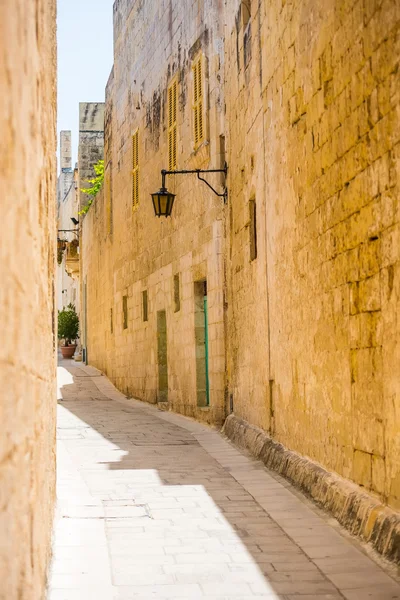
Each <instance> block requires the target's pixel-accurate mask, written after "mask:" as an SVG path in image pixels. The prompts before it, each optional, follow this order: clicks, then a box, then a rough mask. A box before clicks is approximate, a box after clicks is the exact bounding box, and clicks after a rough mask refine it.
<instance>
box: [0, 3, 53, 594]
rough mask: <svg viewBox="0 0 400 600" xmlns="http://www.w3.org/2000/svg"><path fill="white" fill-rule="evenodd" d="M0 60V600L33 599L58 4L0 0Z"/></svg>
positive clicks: (49, 353) (47, 381)
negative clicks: (0, 146) (0, 315)
mask: <svg viewBox="0 0 400 600" xmlns="http://www.w3.org/2000/svg"><path fill="white" fill-rule="evenodd" d="M0 56H1V58H0V88H1V94H0V132H1V139H2V145H3V150H2V160H1V169H0V197H1V207H2V234H1V235H2V241H1V244H0V281H1V285H0V306H1V311H2V319H1V321H2V344H1V349H0V388H1V396H0V423H1V436H0V540H1V543H0V598H1V599H2V600H3V599H4V600H5V599H7V600H17V599H18V600H22V599H24V600H38V599H40V598H43V597H44V594H45V592H44V590H45V582H46V570H47V565H48V559H49V553H50V538H51V525H52V516H53V502H54V494H55V474H54V469H55V445H54V442H55V404H56V400H55V398H56V390H55V353H54V348H55V308H54V298H55V290H54V283H53V277H54V271H55V251H54V249H55V237H56V233H55V230H56V221H55V209H56V199H55V189H56V180H55V169H56V165H55V151H56V134H55V117H56V114H55V110H56V109H55V93H56V92H55V85H56V83H55V82H56V72H55V60H56V58H55V2H54V1H52V0H38V1H37V2H32V1H31V0H15V1H14V2H1V3H0Z"/></svg>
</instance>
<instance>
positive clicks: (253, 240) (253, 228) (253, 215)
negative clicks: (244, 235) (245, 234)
mask: <svg viewBox="0 0 400 600" xmlns="http://www.w3.org/2000/svg"><path fill="white" fill-rule="evenodd" d="M249 213H250V214H249V216H250V260H251V261H252V260H255V259H256V258H257V207H256V201H255V200H250V202H249Z"/></svg>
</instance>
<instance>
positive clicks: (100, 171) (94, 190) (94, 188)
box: [79, 160, 104, 215]
mask: <svg viewBox="0 0 400 600" xmlns="http://www.w3.org/2000/svg"><path fill="white" fill-rule="evenodd" d="M93 169H94V172H95V174H96V177H93V179H86V181H87V183H90V184H91V187H88V188H81V192H83V193H84V194H87V195H88V196H90V198H89V200H88V203H87V204H86V205H85V206H84V207H83V208H82V210H81V211H79V215H86V213H87V212H88V210H89V208H90V207H91V206H92V204H93V200H94V199H95V197H96V196H97V194H98V193H99V191H100V190H101V188H102V187H103V183H104V160H99V161H98V162H97V163H95V164H94V165H93Z"/></svg>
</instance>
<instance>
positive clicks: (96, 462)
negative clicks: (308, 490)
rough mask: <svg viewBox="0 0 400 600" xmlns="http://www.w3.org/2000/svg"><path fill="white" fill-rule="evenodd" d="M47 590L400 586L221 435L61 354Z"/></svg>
mask: <svg viewBox="0 0 400 600" xmlns="http://www.w3.org/2000/svg"><path fill="white" fill-rule="evenodd" d="M59 378H60V380H59V393H58V396H59V398H60V402H59V408H58V410H59V419H58V505H57V518H56V523H55V532H54V559H53V564H52V568H51V573H50V577H49V591H48V599H49V600H89V599H90V600H91V599H92V598H93V599H96V600H133V599H137V598H142V599H146V600H147V599H150V598H157V599H160V600H162V599H165V600H166V599H174V598H185V599H189V600H190V599H191V598H193V599H195V598H208V599H210V600H213V599H214V600H225V599H230V598H232V599H235V600H238V599H240V600H247V599H250V598H265V599H267V600H268V599H269V600H278V599H279V600H339V599H341V600H343V599H347V600H364V599H370V600H397V599H398V600H400V585H399V583H398V579H397V575H398V573H397V572H396V571H395V570H393V569H389V566H388V565H385V564H384V563H383V562H382V561H380V563H379V564H378V563H377V562H375V560H374V557H371V556H369V555H368V554H367V553H366V548H365V547H363V546H361V545H360V544H359V543H358V542H357V541H355V540H353V539H352V538H350V536H349V535H348V534H346V533H344V531H343V530H342V529H341V528H340V527H339V526H338V525H337V523H336V522H335V521H334V520H333V519H329V518H328V517H327V516H326V515H324V513H322V511H320V510H319V509H317V508H316V507H315V506H314V505H313V504H311V503H310V502H309V501H307V500H306V499H305V498H304V497H303V496H302V495H301V494H300V493H299V492H298V491H297V490H295V489H294V488H292V487H291V486H290V484H289V483H288V482H287V481H285V480H284V479H283V478H282V477H279V476H278V475H276V474H274V473H271V472H269V471H267V470H266V469H265V468H264V466H263V465H262V464H261V463H259V462H257V461H255V460H253V459H252V458H250V457H248V456H247V455H245V454H244V453H242V452H240V451H239V450H238V449H237V448H235V447H233V446H232V445H231V444H230V442H228V441H227V440H226V439H224V438H223V436H222V435H221V434H220V433H219V432H217V431H215V430H213V429H211V428H208V427H206V426H204V425H202V424H199V423H196V422H194V421H192V420H190V419H186V418H185V417H182V416H180V415H176V414H173V413H168V412H164V411H158V410H157V408H156V407H154V406H150V405H147V404H144V403H141V402H139V401H137V400H131V399H129V400H128V399H126V398H125V396H123V394H121V393H120V392H118V390H116V389H115V388H114V386H113V385H112V384H111V382H110V381H109V380H108V379H107V378H106V377H104V376H103V375H102V374H101V373H100V372H99V371H98V370H97V369H94V368H92V367H87V366H85V365H81V364H79V363H74V362H72V361H62V362H61V363H60V367H59Z"/></svg>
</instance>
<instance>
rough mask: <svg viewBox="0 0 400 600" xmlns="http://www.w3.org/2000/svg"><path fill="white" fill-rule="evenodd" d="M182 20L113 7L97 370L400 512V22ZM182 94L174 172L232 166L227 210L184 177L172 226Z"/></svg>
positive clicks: (228, 14) (89, 306)
mask: <svg viewBox="0 0 400 600" xmlns="http://www.w3.org/2000/svg"><path fill="white" fill-rule="evenodd" d="M176 4H177V3H173V2H163V3H142V2H135V1H133V0H117V2H115V4H114V39H115V57H114V68H113V71H112V73H111V76H110V80H109V83H108V86H107V100H106V110H105V163H106V178H105V185H104V189H103V192H102V193H101V194H100V195H99V196H98V197H97V198H96V201H95V203H94V205H93V206H92V207H91V209H90V210H89V212H88V214H87V216H86V217H85V219H84V222H83V277H84V280H83V283H84V285H85V286H86V288H85V289H86V300H87V303H86V313H85V314H86V317H87V318H86V323H87V347H88V358H89V362H90V363H91V364H94V365H95V366H97V367H98V368H100V369H102V370H103V371H105V372H106V373H107V374H108V375H109V376H110V377H111V379H112V380H113V381H114V383H115V384H116V385H117V387H119V388H120V389H121V390H122V391H124V392H126V393H127V394H128V395H132V396H136V397H139V398H141V399H143V400H147V401H149V402H157V401H159V402H160V403H161V401H165V400H168V403H169V404H168V405H169V407H170V408H171V409H173V410H177V411H180V412H183V413H184V414H187V415H190V416H193V417H195V418H199V419H205V420H207V421H209V422H213V423H216V424H220V423H221V422H222V421H223V419H224V418H225V417H226V416H227V415H228V413H229V411H230V410H231V409H232V408H233V411H234V414H235V415H236V416H237V417H239V418H241V419H243V420H245V421H247V422H248V423H250V424H253V425H255V426H257V427H260V428H262V429H263V430H264V431H266V432H267V433H268V435H270V436H271V437H272V438H273V439H274V440H276V441H278V442H281V443H282V444H284V445H285V446H286V447H287V448H289V449H291V450H293V451H295V452H298V453H299V454H301V455H303V456H305V457H308V458H310V459H311V460H313V461H316V462H318V463H320V464H321V465H322V466H323V467H325V468H326V469H327V470H329V471H333V472H336V473H337V474H339V475H341V476H342V477H344V478H346V479H348V480H351V481H353V482H355V483H357V484H359V485H360V486H363V488H364V489H366V490H368V491H369V492H371V493H372V494H374V495H375V496H376V497H377V498H379V499H380V500H381V501H383V502H384V503H385V504H388V505H390V506H391V507H393V508H395V509H399V508H400V347H399V341H400V321H399V317H398V314H399V308H400V306H399V301H400V300H399V298H400V264H399V256H400V241H399V240H400V238H399V236H400V229H399V177H400V174H399V156H400V154H399V153H400V119H399V111H400V97H399V89H400V86H399V75H398V61H399V57H400V51H399V19H400V15H399V12H400V5H399V3H398V2H397V1H396V0H382V1H380V2H374V1H366V0H357V1H354V0H335V1H334V0H301V1H298V2H293V1H289V0H279V1H275V0H274V1H272V0H260V1H256V0H251V1H250V0H249V1H244V2H240V1H237V0H234V1H233V2H230V3H229V10H224V3H223V2H219V1H215V2H212V1H207V0H203V1H202V0H197V1H185V2H182V3H179V10H178V8H177V6H176ZM200 55H201V56H202V60H203V61H204V62H203V65H204V72H203V76H204V107H203V108H204V114H203V118H204V137H203V139H202V141H201V143H199V144H197V145H196V144H195V140H194V127H195V119H196V106H197V104H196V98H195V97H194V96H195V95H194V73H195V69H196V61H197V60H198V58H199V56H200ZM174 81H175V82H176V84H177V90H178V91H177V98H178V100H177V103H178V110H177V121H176V135H177V149H176V155H177V159H176V166H177V168H178V169H190V168H215V167H221V166H222V165H223V163H224V161H225V159H226V161H227V163H228V178H227V187H228V202H227V204H226V205H225V206H224V204H223V202H222V201H221V199H220V198H218V197H216V196H214V195H213V194H212V193H211V192H210V191H209V190H208V188H207V187H206V186H205V184H203V183H200V182H197V181H196V179H195V177H193V176H189V175H185V176H180V175H176V176H174V177H168V179H167V185H168V188H169V189H171V190H172V191H174V192H175V193H176V194H177V197H176V200H175V205H174V208H173V215H172V217H171V218H170V219H166V220H158V219H156V218H155V217H154V212H153V208H152V206H151V200H150V193H151V192H153V191H155V190H156V189H158V188H159V187H160V184H161V178H160V174H159V173H160V169H161V168H168V164H169V160H170V159H171V157H170V155H169V152H168V150H169V147H168V139H169V136H170V135H172V136H173V135H175V134H174V129H175V121H174V119H172V121H170V120H169V118H168V117H169V116H170V114H169V93H170V92H169V90H170V89H171V86H172V85H173V84H174ZM172 93H174V92H172ZM135 136H137V137H135ZM135 144H137V146H136V145H135ZM225 147H226V151H225V150H224V148H225ZM210 177H211V176H210ZM212 177H213V178H214V179H211V178H210V181H212V183H214V184H215V185H216V186H217V185H218V184H220V183H221V180H219V181H217V177H218V176H216V175H215V176H212ZM136 181H137V182H138V184H137V187H136V183H135V182H136ZM219 189H221V188H219ZM176 275H178V276H179V277H178V285H179V294H178V296H179V303H178V304H179V309H178V310H176V308H177V303H176V288H175V285H176V281H177V280H176V279H175V276H176ZM205 280H206V281H207V302H208V312H209V314H208V317H209V321H208V334H209V346H208V347H209V383H210V395H209V402H210V405H209V407H207V406H204V404H206V402H205V401H204V395H203V396H202V391H204V382H202V379H201V378H202V372H201V365H202V364H204V357H203V355H202V343H203V339H202V329H201V328H202V326H203V323H204V312H203V311H202V303H203V301H204V297H203V295H202V294H203V292H202V290H204V287H202V286H203V283H204V281H205ZM146 298H147V302H146ZM163 311H165V313H163ZM146 318H147V320H146ZM203 345H204V344H203ZM166 375H167V377H166ZM160 382H161V383H160Z"/></svg>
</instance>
